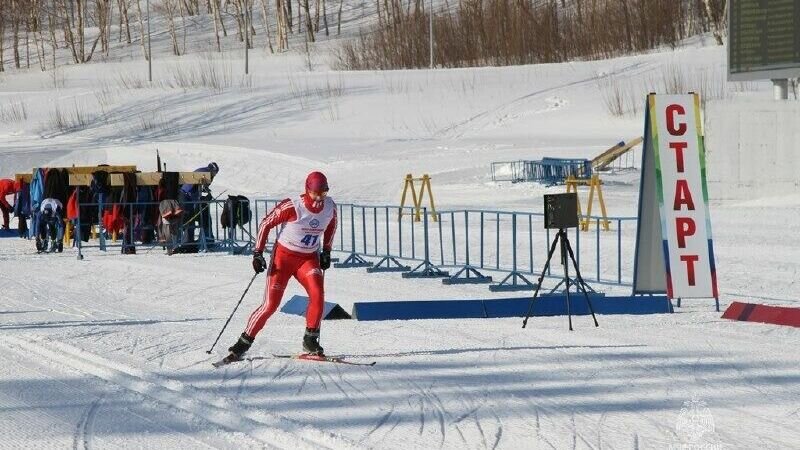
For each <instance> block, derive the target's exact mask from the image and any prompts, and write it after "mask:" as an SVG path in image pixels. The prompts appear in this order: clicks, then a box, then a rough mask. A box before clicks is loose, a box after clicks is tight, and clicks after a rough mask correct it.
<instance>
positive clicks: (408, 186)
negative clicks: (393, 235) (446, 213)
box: [397, 173, 439, 222]
mask: <svg viewBox="0 0 800 450" xmlns="http://www.w3.org/2000/svg"><path fill="white" fill-rule="evenodd" d="M415 181H420V182H421V186H420V188H419V196H417V189H416V188H415V187H414V182H415ZM426 186H427V189H428V199H429V203H430V205H431V210H430V214H431V215H432V216H431V217H432V218H433V221H434V222H436V221H437V220H439V215H438V214H436V206H435V205H434V202H433V188H431V177H429V176H428V174H427V173H426V174H424V175H422V178H414V177H413V176H412V175H411V174H410V173H409V174H407V175H406V178H405V183H404V185H403V196H402V197H401V198H400V211H399V213H398V215H397V220H402V219H403V208H404V207H405V206H406V196H407V194H408V191H409V190H410V191H411V200H412V201H413V202H414V221H415V222H419V221H420V220H422V198H423V197H424V196H425V188H426Z"/></svg>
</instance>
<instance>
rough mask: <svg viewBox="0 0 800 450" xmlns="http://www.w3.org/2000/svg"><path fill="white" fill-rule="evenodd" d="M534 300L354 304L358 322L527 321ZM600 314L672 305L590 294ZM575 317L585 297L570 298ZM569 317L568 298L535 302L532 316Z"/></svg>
mask: <svg viewBox="0 0 800 450" xmlns="http://www.w3.org/2000/svg"><path fill="white" fill-rule="evenodd" d="M530 300H531V297H520V298H500V299H487V300H431V301H417V300H415V301H391V302H357V303H355V304H353V318H354V319H356V320H411V319H481V318H501V317H524V316H525V314H527V313H528V306H529V305H530ZM589 300H590V301H591V302H592V307H594V310H595V313H597V314H665V313H671V312H673V311H672V304H671V303H670V301H669V299H668V298H667V297H666V296H652V297H606V296H605V294H599V293H593V294H589ZM570 306H571V310H572V314H573V315H577V316H580V315H588V314H589V308H588V306H587V305H586V299H585V298H584V297H583V294H572V295H570ZM566 314H567V302H566V296H565V295H563V294H557V295H544V296H541V297H537V298H536V302H534V305H533V312H532V313H531V316H562V315H566Z"/></svg>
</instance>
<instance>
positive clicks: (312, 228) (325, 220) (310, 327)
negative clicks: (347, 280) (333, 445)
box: [227, 172, 337, 360]
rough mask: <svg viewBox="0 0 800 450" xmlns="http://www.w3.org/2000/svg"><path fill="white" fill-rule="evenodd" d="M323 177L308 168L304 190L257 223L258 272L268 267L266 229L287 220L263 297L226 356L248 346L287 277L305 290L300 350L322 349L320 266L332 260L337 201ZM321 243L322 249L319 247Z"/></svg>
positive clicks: (274, 306)
mask: <svg viewBox="0 0 800 450" xmlns="http://www.w3.org/2000/svg"><path fill="white" fill-rule="evenodd" d="M327 194H328V180H327V178H326V177H325V175H324V174H322V173H321V172H312V173H310V174H309V175H308V177H307V178H306V185H305V193H304V194H303V195H301V196H299V197H298V198H295V199H290V198H287V199H285V200H283V201H281V202H280V203H278V204H277V205H276V206H275V208H274V209H273V210H272V211H270V213H269V214H268V215H267V216H266V217H265V218H264V219H263V220H262V221H261V224H260V225H259V227H258V237H257V238H256V245H255V249H254V250H253V269H254V270H255V271H256V273H261V272H263V271H264V270H266V269H267V262H266V261H265V260H264V253H263V252H264V247H265V246H266V243H267V236H268V235H269V232H270V230H272V229H273V228H275V227H276V226H278V225H280V224H286V226H285V228H284V229H283V231H282V232H281V233H280V235H279V236H278V241H277V243H276V244H275V248H274V249H273V255H272V264H271V266H270V267H269V270H268V272H267V289H266V291H265V292H264V303H263V304H262V305H261V306H260V307H259V308H258V309H256V310H255V311H253V313H252V314H250V318H249V320H248V321H247V326H246V328H245V330H244V332H243V333H242V334H241V336H240V337H239V339H238V340H237V341H236V343H235V344H233V345H232V346H231V347H230V348H228V350H229V351H230V355H228V357H227V359H232V360H233V359H241V357H242V355H243V354H244V353H245V352H246V351H247V350H249V349H250V346H251V345H252V344H253V339H255V337H256V335H257V334H258V332H259V331H261V329H262V328H263V327H264V325H265V324H266V322H267V319H269V317H270V316H271V315H272V314H273V313H274V312H275V311H276V310H277V309H278V305H280V302H281V298H282V297H283V291H284V290H285V289H286V283H287V282H288V281H289V278H290V277H292V276H293V277H295V278H296V279H297V281H299V282H300V284H301V285H302V286H303V287H304V288H305V290H306V293H307V294H308V310H307V311H306V331H305V334H304V336H303V351H305V352H307V353H309V354H313V355H323V354H324V352H323V349H322V347H321V346H320V344H319V331H320V322H321V321H322V307H323V303H324V300H325V290H324V276H323V273H324V272H323V271H324V270H326V269H328V268H329V267H330V265H331V246H332V245H333V238H334V235H335V234H336V225H337V224H336V222H337V217H336V204H335V203H334V201H333V200H332V199H331V198H330V197H328V195H327ZM320 247H322V252H320V251H319V249H320Z"/></svg>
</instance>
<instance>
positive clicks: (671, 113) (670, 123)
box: [667, 105, 686, 136]
mask: <svg viewBox="0 0 800 450" xmlns="http://www.w3.org/2000/svg"><path fill="white" fill-rule="evenodd" d="M678 114H680V115H681V116H683V115H685V114H686V110H685V109H684V108H683V106H681V105H669V106H667V131H669V134H671V135H673V136H683V135H684V134H685V133H686V124H685V123H681V124H679V125H678V128H675V116H676V115H678Z"/></svg>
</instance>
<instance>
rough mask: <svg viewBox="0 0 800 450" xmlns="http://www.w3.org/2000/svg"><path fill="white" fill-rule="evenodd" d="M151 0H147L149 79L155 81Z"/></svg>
mask: <svg viewBox="0 0 800 450" xmlns="http://www.w3.org/2000/svg"><path fill="white" fill-rule="evenodd" d="M150 41H151V39H150V0H147V80H148V81H149V82H151V83H152V82H153V50H152V47H151V46H150Z"/></svg>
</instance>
